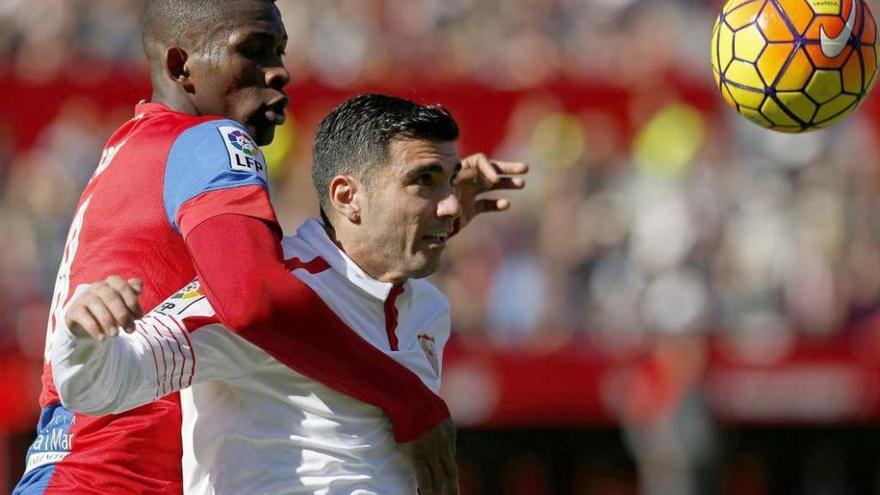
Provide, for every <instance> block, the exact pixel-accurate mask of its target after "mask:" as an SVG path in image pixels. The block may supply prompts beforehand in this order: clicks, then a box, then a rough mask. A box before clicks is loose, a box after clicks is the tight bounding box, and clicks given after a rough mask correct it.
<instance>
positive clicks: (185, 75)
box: [165, 46, 194, 93]
mask: <svg viewBox="0 0 880 495" xmlns="http://www.w3.org/2000/svg"><path fill="white" fill-rule="evenodd" d="M188 60H189V54H188V53H186V50H184V49H183V48H180V47H178V46H175V47H171V48H169V49H168V50H166V51H165V70H166V71H167V74H168V77H170V78H171V79H172V80H174V82H175V83H177V84H178V85H179V86H180V87H181V88H183V90H184V91H186V92H187V93H192V92H193V89H194V88H193V84H192V81H191V80H190V74H189V68H188V67H187V61H188Z"/></svg>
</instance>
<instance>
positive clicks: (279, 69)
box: [266, 65, 290, 91]
mask: <svg viewBox="0 0 880 495" xmlns="http://www.w3.org/2000/svg"><path fill="white" fill-rule="evenodd" d="M289 82H290V72H289V71H288V70H287V68H286V67H284V66H283V65H279V66H276V67H270V68H269V69H267V70H266V86H269V87H270V88H273V89H277V90H278V91H281V90H283V89H284V87H285V86H287V84H288V83H289Z"/></svg>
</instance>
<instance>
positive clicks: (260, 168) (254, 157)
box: [217, 125, 266, 179]
mask: <svg viewBox="0 0 880 495" xmlns="http://www.w3.org/2000/svg"><path fill="white" fill-rule="evenodd" d="M217 130H219V131H220V135H221V136H223V144H225V145H226V151H227V152H228V153H229V168H230V169H232V170H234V171H236V172H250V173H253V174H257V175H259V176H261V177H262V178H264V179H266V159H265V158H264V157H263V152H262V151H261V150H260V147H259V146H257V143H256V142H254V140H253V139H252V138H251V137H250V136H249V135H248V133H247V132H245V131H243V130H241V129H239V128H238V127H234V126H231V125H224V126H220V127H218V128H217Z"/></svg>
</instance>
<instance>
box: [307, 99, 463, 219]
mask: <svg viewBox="0 0 880 495" xmlns="http://www.w3.org/2000/svg"><path fill="white" fill-rule="evenodd" d="M458 135H459V131H458V124H457V123H456V122H455V119H453V118H452V114H451V113H450V112H449V110H447V109H446V108H444V107H442V106H440V105H419V104H417V103H414V102H412V101H409V100H406V99H403V98H398V97H395V96H388V95H381V94H364V95H360V96H356V97H354V98H351V99H350V100H348V101H346V102H344V103H342V104H341V105H339V106H338V107H336V108H335V109H333V111H332V112H330V114H329V115H327V117H325V118H324V120H322V121H321V124H320V125H319V126H318V132H317V134H316V135H315V145H314V149H313V152H312V182H313V183H314V185H315V189H316V190H317V192H318V200H319V201H320V203H321V208H322V213H323V212H329V211H330V192H329V189H330V181H331V180H333V177H336V176H337V175H340V174H345V173H349V174H352V175H354V176H355V177H358V178H359V179H361V180H363V181H369V179H370V177H371V176H372V173H373V172H375V171H376V170H377V169H379V168H381V167H382V166H384V165H386V163H387V161H388V150H389V147H390V145H391V143H392V142H393V141H395V140H403V139H418V140H426V141H436V142H443V141H455V140H457V139H458Z"/></svg>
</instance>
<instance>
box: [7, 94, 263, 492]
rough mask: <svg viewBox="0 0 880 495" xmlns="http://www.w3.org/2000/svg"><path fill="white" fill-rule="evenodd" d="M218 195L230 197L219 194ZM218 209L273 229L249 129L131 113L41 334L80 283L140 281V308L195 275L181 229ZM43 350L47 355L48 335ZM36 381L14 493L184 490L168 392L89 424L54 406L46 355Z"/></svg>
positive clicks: (82, 209)
mask: <svg viewBox="0 0 880 495" xmlns="http://www.w3.org/2000/svg"><path fill="white" fill-rule="evenodd" d="M220 190H226V191H228V194H224V195H218V194H216V192H217V191H220ZM209 192H214V193H215V194H205V193H209ZM224 213H236V214H242V215H248V216H253V217H256V218H260V219H263V220H265V221H267V222H273V223H275V222H276V219H275V214H274V211H273V209H272V206H271V204H270V203H269V196H268V184H267V181H266V167H265V161H264V159H263V156H262V154H261V152H260V149H259V148H258V147H257V145H256V144H255V143H254V142H253V140H252V139H251V138H250V137H249V136H248V133H247V130H245V129H244V128H243V127H242V126H241V125H239V124H237V123H235V122H232V121H230V120H222V119H219V118H217V117H194V116H191V115H186V114H181V113H177V112H173V111H170V110H168V109H167V108H165V107H164V106H162V105H159V104H155V103H143V104H140V105H138V106H137V108H136V115H135V117H134V118H133V119H131V120H130V121H128V122H127V123H125V124H124V125H123V126H122V127H120V128H119V130H117V131H116V133H114V134H113V136H111V137H110V139H109V140H108V142H107V145H106V147H105V149H104V151H103V153H102V156H101V160H100V162H99V164H98V167H97V169H96V170H95V172H94V175H93V176H92V178H91V180H90V182H89V183H88V185H87V186H86V188H85V190H84V192H83V194H82V197H81V198H80V201H79V205H78V207H77V210H76V213H75V215H74V219H73V222H72V224H71V228H70V232H69V234H68V238H67V243H66V246H65V250H64V254H63V259H62V262H61V266H60V268H59V270H58V278H57V280H56V285H55V292H54V295H53V300H52V310H51V314H50V316H49V323H48V328H47V335H50V334H51V333H52V332H53V331H54V330H55V328H56V325H57V322H58V321H59V319H60V318H61V317H62V314H61V309H62V307H63V306H64V304H65V303H66V302H67V300H68V298H69V296H70V295H71V294H72V293H73V291H74V289H75V288H76V286H77V285H79V284H81V283H87V282H88V283H92V282H95V281H98V280H103V279H104V278H106V277H107V276H109V275H113V274H118V275H120V276H122V277H126V278H128V277H138V278H140V279H142V280H143V293H142V294H141V305H142V307H144V308H145V309H148V308H153V307H154V306H156V305H157V304H158V303H159V302H161V301H162V300H164V299H165V298H166V297H168V296H169V295H170V294H172V293H173V292H174V291H175V290H176V289H177V288H179V287H181V286H183V285H185V284H186V283H187V282H188V281H190V280H191V279H192V278H193V277H194V276H195V275H196V273H195V270H194V268H193V265H192V261H191V260H190V257H189V254H188V252H187V248H186V245H185V243H184V238H185V234H186V232H187V230H188V229H191V228H193V227H194V226H195V225H197V224H198V223H199V222H200V221H202V220H204V219H206V218H209V217H210V216H212V215H219V214H224ZM46 342H47V349H46V352H47V356H48V352H49V348H48V346H49V344H50V343H51V338H48V337H47V339H46ZM42 385H43V390H42V393H41V395H40V407H41V408H42V409H43V412H42V415H41V418H40V427H41V428H38V438H37V440H36V441H35V442H34V444H33V445H32V447H31V449H30V451H29V452H28V460H27V466H26V469H27V472H26V474H25V477H24V479H23V480H22V482H21V483H20V485H19V487H18V488H17V492H18V491H20V492H21V493H42V490H43V489H46V488H47V489H46V493H71V492H76V493H87V492H88V493H99V492H100V493H177V492H180V491H181V487H180V480H181V464H180V459H181V452H182V451H181V443H180V408H179V399H178V397H177V394H173V395H169V396H167V397H165V398H163V399H161V400H160V401H158V402H156V403H154V404H150V405H147V406H143V407H141V408H139V409H136V410H134V411H131V412H129V413H126V414H123V415H110V416H102V417H90V416H85V415H81V414H71V413H70V412H69V411H66V410H64V408H63V407H61V406H60V404H59V399H58V394H57V393H56V391H55V386H54V384H53V381H52V370H51V368H50V366H49V365H48V358H47V361H46V364H44V367H43V376H42ZM41 467H43V468H44V469H42V470H40V469H38V468H41ZM44 482H45V483H44ZM98 487H100V488H98Z"/></svg>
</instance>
